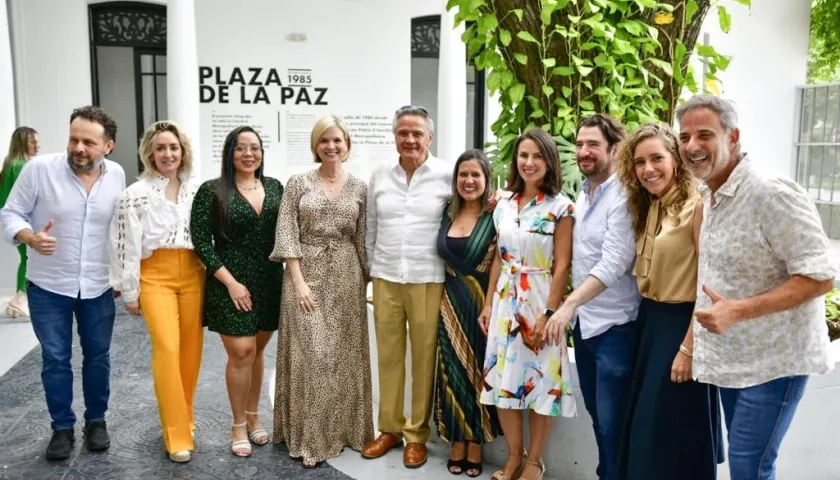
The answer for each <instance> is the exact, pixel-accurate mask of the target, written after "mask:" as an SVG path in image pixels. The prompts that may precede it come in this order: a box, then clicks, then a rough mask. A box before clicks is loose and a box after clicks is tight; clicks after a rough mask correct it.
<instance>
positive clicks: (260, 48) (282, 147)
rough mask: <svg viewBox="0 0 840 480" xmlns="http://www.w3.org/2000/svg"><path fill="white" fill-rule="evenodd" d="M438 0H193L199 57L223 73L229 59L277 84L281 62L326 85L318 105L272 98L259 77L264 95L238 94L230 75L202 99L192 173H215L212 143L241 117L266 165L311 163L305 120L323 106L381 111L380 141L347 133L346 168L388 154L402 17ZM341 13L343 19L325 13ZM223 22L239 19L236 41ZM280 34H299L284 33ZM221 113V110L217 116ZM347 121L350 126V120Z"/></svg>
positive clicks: (288, 168)
mask: <svg viewBox="0 0 840 480" xmlns="http://www.w3.org/2000/svg"><path fill="white" fill-rule="evenodd" d="M245 5H247V8H244V6H245ZM442 5H443V2H442V1H439V0H422V1H420V0H415V1H412V2H392V1H387V0H377V1H356V2H351V1H346V0H344V1H337V0H309V1H306V2H283V3H278V2H275V1H272V0H250V1H248V2H237V3H232V2H229V1H226V0H203V1H201V2H196V35H197V38H198V63H199V65H200V66H205V67H210V68H215V67H220V68H221V72H222V75H221V76H222V78H223V79H224V78H225V77H228V78H229V77H230V75H231V72H232V70H233V68H234V67H239V68H241V69H243V71H244V72H245V73H246V74H247V69H248V67H256V68H263V69H265V70H268V69H269V68H275V69H276V70H277V71H278V73H279V74H280V78H281V80H282V82H283V86H288V85H289V83H290V82H287V72H288V70H289V69H311V70H312V72H311V75H312V86H313V87H318V88H327V89H328V93H327V94H326V97H325V100H326V101H327V102H328V105H326V106H319V105H294V104H292V103H289V102H287V103H285V104H281V102H280V94H281V88H280V87H279V86H277V85H269V86H266V87H265V89H266V92H267V94H268V97H269V100H270V104H265V103H262V104H260V105H256V104H246V103H245V102H243V101H241V100H240V89H241V86H240V85H231V87H230V88H229V97H228V102H229V103H227V104H222V103H220V102H218V101H213V102H209V103H202V104H201V108H200V110H201V122H202V123H201V140H200V141H201V145H202V152H203V157H204V158H202V159H201V163H202V167H201V172H202V176H203V177H205V178H209V177H213V176H217V175H218V172H219V164H220V162H221V153H220V149H221V143H222V142H223V140H224V137H225V135H226V134H227V132H229V131H230V130H232V129H233V128H234V127H235V126H237V125H241V124H253V125H257V126H259V127H261V128H260V130H261V136H262V137H263V141H264V143H267V147H266V156H265V172H266V174H267V175H270V176H274V177H277V178H279V179H280V180H281V181H285V180H286V179H287V178H288V177H289V176H290V175H292V174H294V173H297V172H300V171H304V170H308V169H310V168H313V164H312V162H311V154H310V153H309V147H308V138H309V129H310V128H311V126H312V124H313V123H314V121H315V119H317V118H318V117H320V116H322V115H326V114H330V113H332V114H338V115H342V116H351V115H376V116H380V117H382V118H384V119H387V121H385V120H383V121H382V122H381V123H380V126H379V128H380V129H383V130H386V131H387V135H384V136H383V138H382V142H383V143H382V144H377V145H362V142H356V143H355V145H354V147H353V152H355V156H354V157H351V160H350V161H349V162H348V163H347V168H348V169H350V171H351V172H353V173H354V174H356V175H358V176H360V177H361V178H365V179H366V178H367V177H368V175H369V172H370V170H371V168H372V167H373V166H374V165H375V164H376V163H378V162H382V161H390V160H391V159H392V158H394V156H395V155H396V151H395V149H394V148H393V146H392V145H390V146H389V145H384V144H385V143H392V142H393V135H392V134H391V133H390V120H391V117H392V116H393V113H394V111H395V110H396V109H397V108H398V107H400V106H402V105H406V104H409V103H410V102H411V101H412V92H411V73H412V70H411V19H412V17H416V16H421V15H428V14H431V13H439V12H440V8H441V7H442ZM255 12H259V14H258V15H255ZM349 18H353V21H352V22H349V21H348V22H343V23H342V22H339V21H338V20H335V19H349ZM327 19H329V20H327ZM231 25H247V32H248V35H247V39H243V41H242V42H236V41H232V37H231V36H230V35H220V34H219V32H222V31H228V30H229V29H230V26H231ZM290 34H301V35H305V37H306V38H305V40H303V41H291V40H290V39H289V35H290ZM263 75H265V74H263ZM216 84H217V82H216V81H215V79H212V78H211V79H209V80H207V81H205V83H204V85H206V86H211V87H212V86H215V85H216ZM245 88H246V92H247V93H246V95H247V97H246V98H250V99H251V100H253V95H254V94H255V92H256V91H257V88H256V87H245ZM313 100H314V98H313ZM292 114H294V115H300V116H303V119H302V120H300V119H298V120H294V121H293V120H292V119H290V117H289V115H292ZM278 116H279V118H280V121H279V122H278ZM221 117H224V120H219V119H220V118H221ZM298 118H300V117H298ZM278 123H279V125H278ZM348 123H349V122H348ZM386 123H387V125H385V124H386ZM348 126H349V127H350V130H351V134H354V128H353V125H348ZM294 138H297V141H295V140H294Z"/></svg>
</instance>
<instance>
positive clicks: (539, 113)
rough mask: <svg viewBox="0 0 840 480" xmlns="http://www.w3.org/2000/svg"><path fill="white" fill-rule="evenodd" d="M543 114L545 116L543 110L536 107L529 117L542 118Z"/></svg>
mask: <svg viewBox="0 0 840 480" xmlns="http://www.w3.org/2000/svg"><path fill="white" fill-rule="evenodd" d="M544 116H545V112H543V111H542V110H540V109H537V110H534V111H533V113H531V115H530V117H529V118H542V117H544Z"/></svg>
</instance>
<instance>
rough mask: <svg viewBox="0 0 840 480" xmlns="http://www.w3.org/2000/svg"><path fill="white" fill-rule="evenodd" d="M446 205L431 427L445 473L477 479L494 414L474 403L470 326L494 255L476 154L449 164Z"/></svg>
mask: <svg viewBox="0 0 840 480" xmlns="http://www.w3.org/2000/svg"><path fill="white" fill-rule="evenodd" d="M453 177H454V181H453V182H452V190H453V192H452V200H451V202H450V203H449V205H448V206H447V211H446V212H444V214H443V220H442V221H441V226H440V232H439V233H438V255H440V257H441V259H443V261H444V262H445V264H446V279H445V280H444V290H443V302H442V304H441V308H440V314H441V322H440V323H439V324H438V358H437V385H436V386H435V420H436V423H437V429H438V435H439V436H440V438H442V439H443V440H445V441H448V442H452V452H451V455H450V457H449V461H448V462H447V468H448V469H449V472H450V473H452V474H455V475H457V474H460V473H466V474H467V476H469V477H477V476H479V475H481V470H482V468H481V446H482V444H485V443H490V442H492V441H493V439H494V438H495V437H496V436H498V435H500V434H501V427H500V426H499V419H498V417H497V416H496V409H495V408H487V406H485V405H482V404H481V402H479V401H478V399H479V395H481V389H482V387H483V385H484V383H483V382H482V380H481V377H482V375H481V364H482V362H483V361H484V352H485V349H486V346H487V339H486V337H485V336H484V333H483V332H482V331H481V327H480V326H479V324H478V315H479V313H481V308H482V307H483V306H484V300H485V298H484V297H485V295H484V292H486V291H487V286H488V281H489V272H490V265H491V264H492V262H493V256H494V255H495V254H496V228H495V227H494V226H493V212H492V211H489V212H488V211H486V209H485V207H486V205H487V203H488V201H489V200H490V199H491V198H492V190H491V187H490V182H489V180H490V163H489V162H488V161H487V157H486V156H485V155H484V153H483V152H482V151H481V150H467V151H466V152H464V153H463V154H461V156H460V157H458V160H457V161H456V162H455V173H454V175H453Z"/></svg>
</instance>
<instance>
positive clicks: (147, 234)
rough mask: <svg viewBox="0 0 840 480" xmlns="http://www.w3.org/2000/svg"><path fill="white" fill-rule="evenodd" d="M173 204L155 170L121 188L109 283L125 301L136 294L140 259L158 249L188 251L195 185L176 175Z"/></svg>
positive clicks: (112, 237) (187, 179) (136, 296)
mask: <svg viewBox="0 0 840 480" xmlns="http://www.w3.org/2000/svg"><path fill="white" fill-rule="evenodd" d="M179 178H180V180H181V188H180V190H178V198H177V200H178V201H177V203H176V202H173V201H171V200H169V199H167V198H166V187H167V185H169V179H167V178H164V177H162V176H161V175H160V174H158V173H156V172H155V173H151V174H150V175H149V176H147V177H143V178H141V179H140V180H138V181H136V182H134V184H132V185H131V186H130V187H128V188H126V189H125V190H123V192H122V194H121V195H120V197H119V200H118V201H117V209H116V212H115V213H114V218H113V220H112V221H111V243H110V247H111V268H110V273H111V286H112V287H114V289H115V290H117V291H118V292H122V296H123V299H124V300H125V301H126V302H134V301H136V300H137V299H138V298H139V297H140V261H141V260H143V259H145V258H148V257H150V256H151V255H152V253H154V251H155V250H157V249H159V248H168V249H179V248H183V249H187V250H192V249H193V244H192V237H191V236H190V213H191V211H192V202H193V198H194V197H195V192H196V190H197V187H196V185H195V184H194V183H192V182H190V180H189V178H188V176H187V175H186V174H181V175H180V176H179Z"/></svg>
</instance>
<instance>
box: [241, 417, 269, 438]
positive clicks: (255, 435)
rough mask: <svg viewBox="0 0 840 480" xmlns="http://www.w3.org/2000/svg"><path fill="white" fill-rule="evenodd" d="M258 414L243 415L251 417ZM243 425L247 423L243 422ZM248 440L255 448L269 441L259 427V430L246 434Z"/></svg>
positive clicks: (263, 430) (266, 434) (265, 433)
mask: <svg viewBox="0 0 840 480" xmlns="http://www.w3.org/2000/svg"><path fill="white" fill-rule="evenodd" d="M259 414H260V412H245V415H251V416H254V415H259ZM245 423H246V424H247V422H245ZM246 430H247V427H246ZM248 438H250V439H251V441H252V442H254V444H255V445H257V446H262V445H265V444H267V443H268V442H269V440H270V438H269V437H268V432H266V431H265V429H264V428H263V427H260V428H258V429H256V430H254V431H249V432H248Z"/></svg>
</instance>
